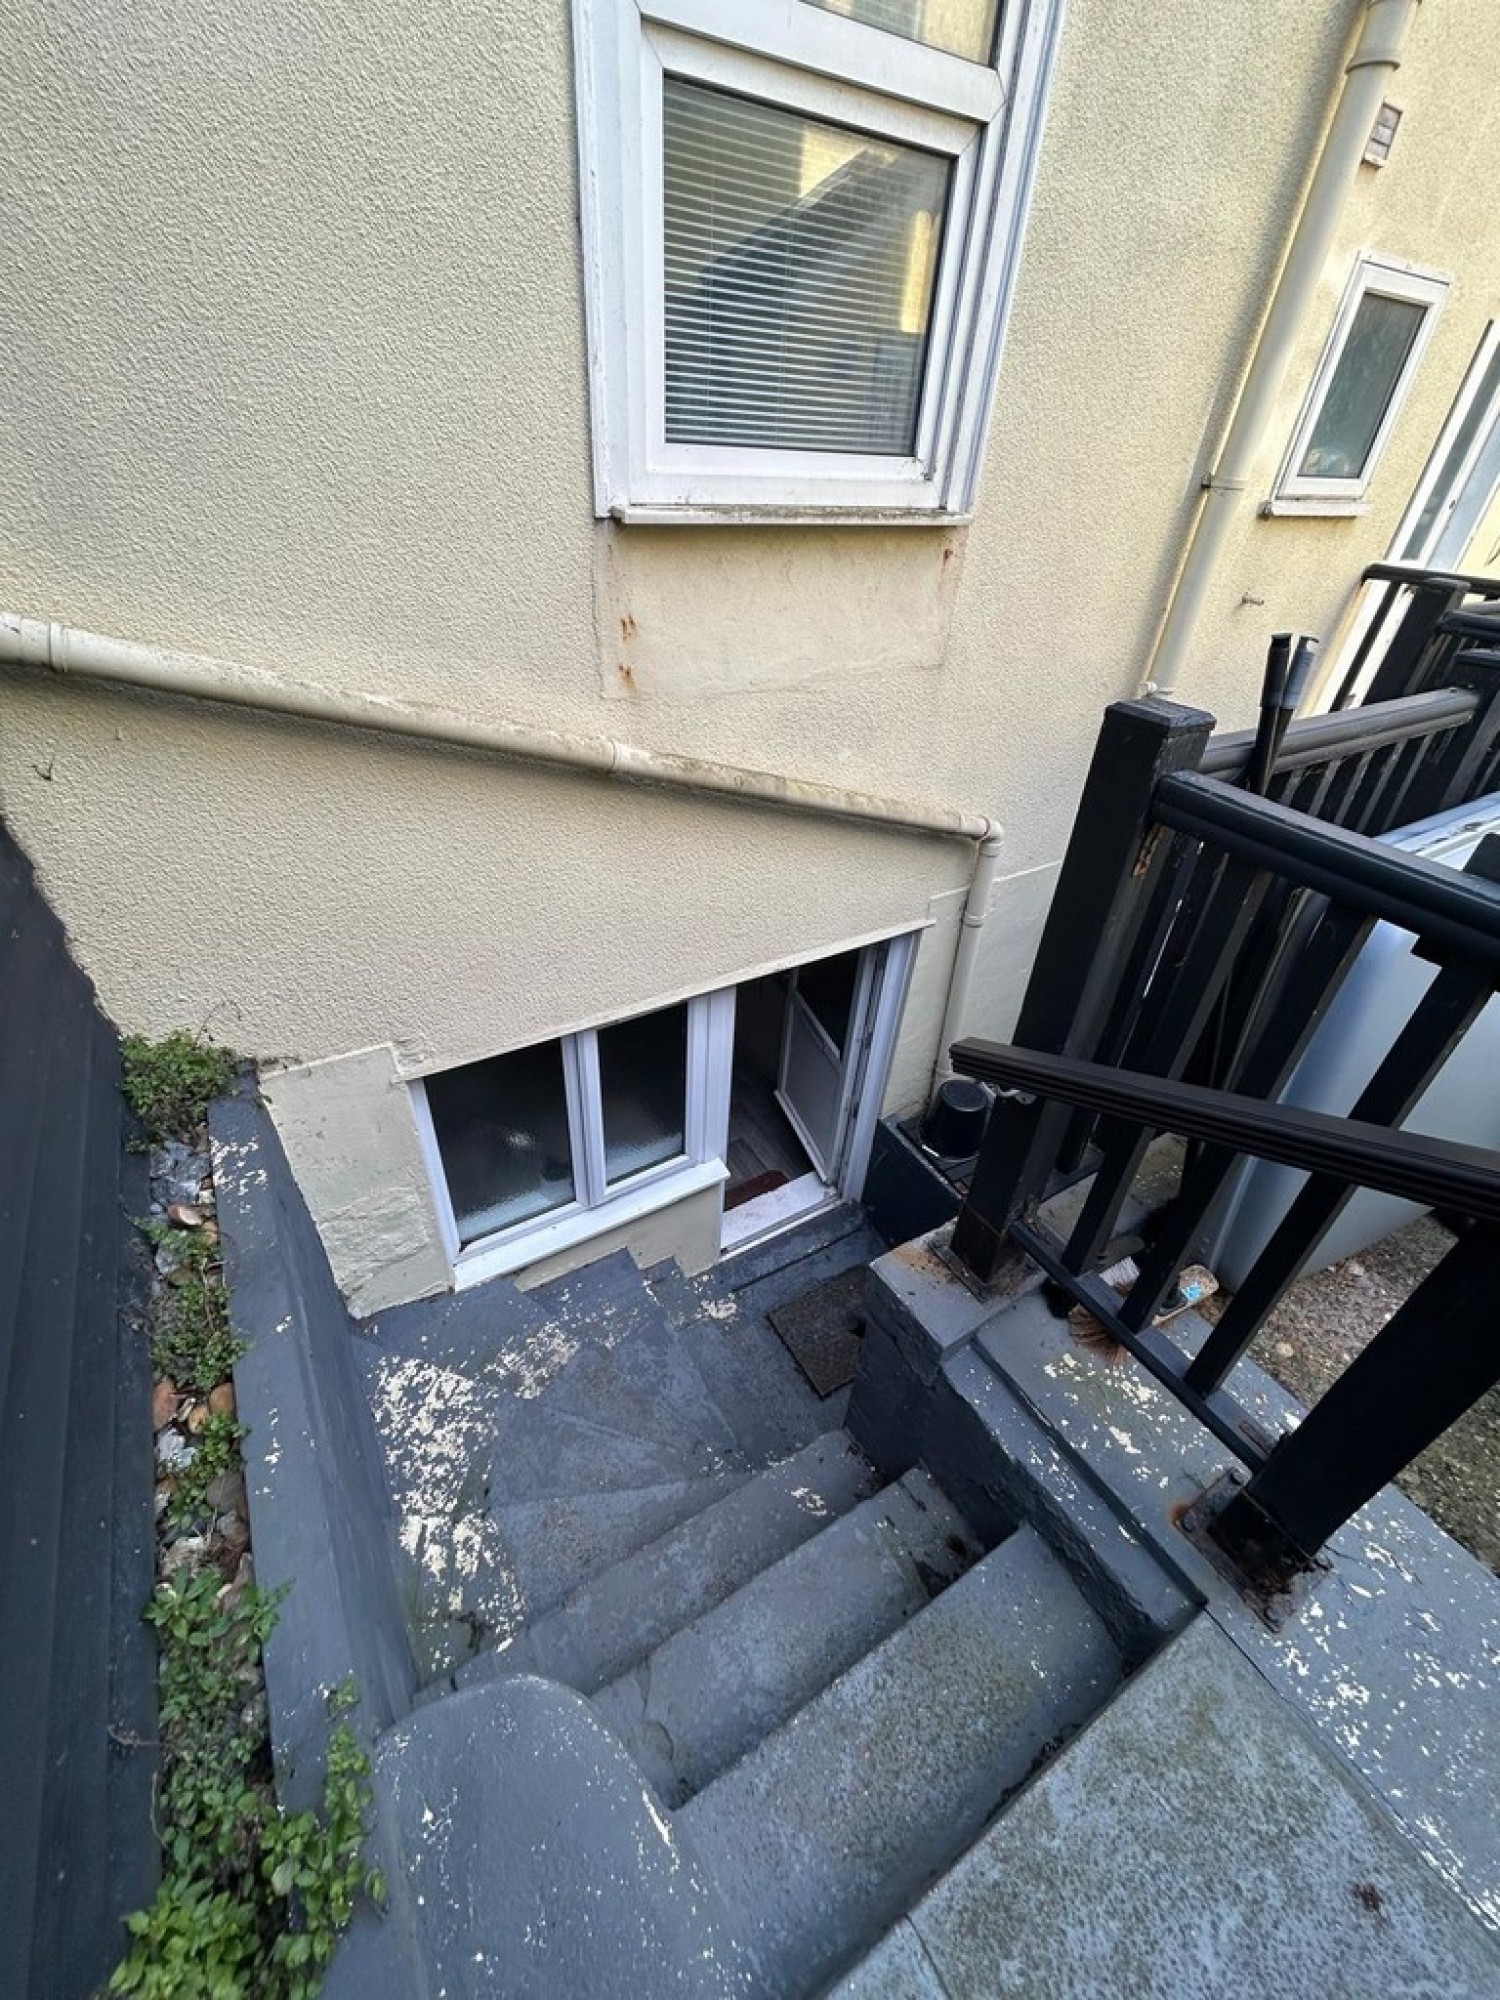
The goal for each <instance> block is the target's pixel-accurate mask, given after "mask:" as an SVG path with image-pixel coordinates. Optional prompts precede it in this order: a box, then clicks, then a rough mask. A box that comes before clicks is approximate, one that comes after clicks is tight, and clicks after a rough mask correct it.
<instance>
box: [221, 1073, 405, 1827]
mask: <svg viewBox="0 0 1500 2000" xmlns="http://www.w3.org/2000/svg"><path fill="white" fill-rule="evenodd" d="M209 1129H210V1132H211V1134H212V1137H213V1148H214V1175H215V1192H216V1196H217V1200H218V1217H219V1227H220V1230H221V1232H222V1236H223V1243H224V1269H225V1276H226V1278H227V1280H228V1283H229V1304H230V1317H231V1320H232V1322H233V1326H234V1331H235V1333H236V1334H237V1335H238V1336H239V1338H240V1339H241V1340H243V1341H244V1342H245V1343H246V1345H247V1351H246V1353H245V1354H244V1355H243V1356H242V1357H241V1359H240V1361H239V1362H238V1363H237V1364H236V1367H235V1371H234V1379H235V1393H236V1396H237V1399H238V1403H239V1414H240V1419H241V1421H242V1422H243V1423H245V1424H247V1425H248V1426H249V1435H248V1436H247V1437H246V1439H245V1442H244V1454H245V1478H246V1483H247V1485H248V1487H249V1492H250V1526H251V1533H252V1536H253V1546H254V1552H255V1574H256V1580H257V1582H259V1583H260V1584H262V1585H264V1586H266V1587H268V1588H274V1587H275V1586H276V1585H278V1584H290V1586H291V1588H290V1590H289V1591H288V1594H287V1597H286V1601H285V1603H284V1604H283V1605H282V1607H281V1614H280V1617H279V1618H278V1620H277V1624H276V1630H275V1631H274V1632H273V1633H272V1635H271V1640H270V1643H269V1645H268V1646H267V1647H266V1691H267V1694H268V1696H269V1698H270V1706H271V1734H272V1743H273V1747H274V1750H275V1754H276V1777H277V1783H278V1785H279V1787H280V1789H281V1792H282V1796H283V1797H284V1798H285V1799H286V1800H287V1801H288V1802H289V1803H291V1804H293V1805H295V1806H302V1805H308V1804H311V1803H313V1802H314V1800H315V1799H316V1798H317V1797H318V1795H319V1789H320V1784H321V1773H322V1757H323V1749H324V1745H325V1742H326V1739H327V1735H328V1727H329V1724H328V1715H327V1710H326V1706H325V1703H324V1701H323V1698H322V1691H323V1690H326V1689H328V1688H332V1687H337V1686H338V1685H339V1684H340V1683H341V1682H342V1681H343V1680H344V1679H345V1677H346V1676H349V1675H352V1676H353V1678H354V1681H355V1685H356V1688H357V1690H358V1693H359V1698H360V1708H359V1711H358V1713H357V1715H356V1716H355V1718H354V1722H355V1726H356V1728H357V1729H358V1730H359V1731H360V1733H361V1734H362V1735H363V1736H364V1737H365V1738H366V1740H367V1741H368V1740H371V1739H372V1738H373V1736H374V1734H375V1733H376V1732H377V1731H378V1730H380V1729H383V1728H384V1727H386V1726H387V1725H388V1724H389V1723H391V1722H393V1721H394V1720H395V1719H396V1718H397V1717H398V1716H401V1715H404V1714H405V1713H406V1712H407V1710H408V1709H409V1708H410V1706H411V1702H412V1696H413V1694H414V1691H415V1688H416V1671H415V1668H414V1665H413V1662H412V1655H411V1646H410V1642H409V1640H408V1638H407V1630H406V1619H405V1616H404V1609H403V1602H402V1588H401V1583H400V1574H401V1572H400V1567H399V1558H398V1555H397V1548H396V1538H395V1520H394V1510H393V1508H392V1505H391V1500H390V1496H389V1492H388V1490H387V1487H386V1483H385V1472H384V1462H383V1460H382V1457H381V1452H380V1441H379V1439H378V1437H377V1436H376V1433H375V1427H374V1422H373V1420H372V1418H371V1416H370V1413H369V1409H368V1407H367V1405H366V1403H365V1398H364V1393H363V1389H362V1386H361V1383H360V1379H359V1374H358V1371H357V1368H356V1363H355V1351H356V1350H355V1341H356V1337H357V1336H356V1335H355V1333H354V1331H353V1327H352V1323H351V1321H350V1318H349V1314H348V1312H347V1310H346V1309H345V1306H344V1301H343V1299H342V1298H341V1297H340V1295H339V1291H338V1287H337V1286H336V1285H335V1284H334V1282H333V1275H332V1273H331V1271H330V1270H329V1267H328V1259H327V1257H326V1256H325V1255H324V1253H323V1246H322V1244H321V1242H320V1241H319V1240H318V1233H317V1231H316V1229H315V1228H314V1227H313V1223H312V1218H311V1216H310V1215H309V1214H308V1212H307V1205H306V1203H305V1202H304V1201H303V1199H302V1196H301V1194H300V1192H299V1191H298V1188H297V1184H296V1182H295V1181H294V1180H293V1178H292V1174H291V1169H290V1168H289V1167H288V1165H287V1161H286V1155H285V1154H284V1152H283V1151H282V1147H281V1141H280V1139H279V1138H278V1137H277V1135H276V1128H275V1126H274V1125H273V1124H272V1123H271V1120H270V1117H269V1115H268V1114H267V1112H266V1111H265V1109H264V1107H263V1106H262V1105H261V1104H260V1103H259V1102H258V1100H257V1099H256V1098H255V1096H254V1094H253V1091H251V1090H250V1088H249V1087H248V1086H246V1087H245V1089H244V1091H243V1092H242V1094H241V1095H239V1096H236V1097H234V1098H229V1099H225V1100H224V1101H223V1102H221V1103H219V1104H216V1105H215V1106H214V1108H213V1112H212V1114H211V1116H210V1120H209Z"/></svg>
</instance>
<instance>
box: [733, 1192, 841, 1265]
mask: <svg viewBox="0 0 1500 2000" xmlns="http://www.w3.org/2000/svg"><path fill="white" fill-rule="evenodd" d="M841 1199H842V1197H841V1196H840V1194H839V1192H838V1189H837V1188H831V1187H829V1186H828V1184H827V1182H826V1181H824V1180H823V1178H822V1177H821V1175H819V1174H800V1175H799V1176H798V1177H797V1179H796V1180H794V1181H787V1182H785V1183H784V1184H783V1185H782V1186H781V1187H779V1188H772V1189H771V1190H770V1191H769V1192H768V1193H766V1194H761V1195H757V1196H756V1197H755V1199H754V1201H747V1202H745V1203H744V1204H743V1205H742V1206H741V1207H739V1208H731V1209H729V1210H728V1211H727V1212H726V1213H725V1216H724V1221H723V1225H722V1229H721V1233H720V1237H719V1259H720V1262H721V1263H722V1262H723V1261H724V1259H725V1258H727V1257H733V1256H734V1255H736V1254H737V1252H739V1251H741V1250H748V1249H749V1248H750V1246H751V1245H752V1244H754V1243H764V1242H765V1241H766V1239H767V1237H770V1236H779V1235H780V1234H781V1232H782V1231H783V1230H784V1229H795V1228H796V1226H797V1224H798V1223H799V1222H805V1221H806V1220H807V1218H808V1217H809V1216H810V1215H817V1214H818V1213H819V1212H820V1211H821V1210H823V1209H825V1208H833V1207H835V1206H836V1205H837V1204H838V1202H839V1201H840V1200H841Z"/></svg>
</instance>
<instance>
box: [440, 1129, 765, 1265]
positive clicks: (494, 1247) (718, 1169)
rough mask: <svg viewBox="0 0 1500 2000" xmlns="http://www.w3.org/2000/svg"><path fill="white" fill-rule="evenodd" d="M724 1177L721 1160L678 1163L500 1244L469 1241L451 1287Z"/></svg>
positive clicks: (542, 1254) (533, 1258) (532, 1259)
mask: <svg viewBox="0 0 1500 2000" xmlns="http://www.w3.org/2000/svg"><path fill="white" fill-rule="evenodd" d="M728 1178H729V1169H728V1168H727V1167H726V1166H725V1165H724V1162H723V1161H722V1160H707V1161H705V1162H704V1163H703V1164H702V1165H701V1166H694V1167H684V1168H683V1169H682V1170H681V1171H680V1172H679V1173H673V1174H664V1175H663V1176H662V1177H661V1178H660V1179H658V1180H652V1181H648V1182H647V1183H646V1184H645V1185H644V1186H643V1187H638V1188H631V1189H630V1190H629V1191H628V1192H627V1193H625V1194H622V1195H620V1196H619V1197H618V1198H617V1199H616V1200H614V1201H605V1202H600V1203H599V1205H598V1206H597V1207H596V1208H585V1209H581V1210H579V1211H577V1212H576V1213H574V1214H572V1215H567V1216H564V1217H562V1219H561V1220H560V1221H557V1222H544V1223H541V1224H540V1225H539V1226H538V1227H537V1228H535V1229H529V1230H527V1231H526V1233H525V1234H524V1235H523V1236H512V1237H507V1239H506V1240H505V1241H504V1242H503V1243H493V1242H491V1243H471V1244H470V1245H469V1247H468V1248H467V1249H466V1250H461V1251H460V1252H459V1254H458V1255H457V1257H455V1258H454V1260H453V1289H454V1290H455V1291H456V1292H462V1291H467V1289H468V1288H469V1286H470V1285H482V1284H483V1283H484V1282H485V1280H486V1279H487V1278H503V1277H508V1276H509V1275H510V1274H511V1273H512V1272H513V1271H522V1270H524V1269H525V1268H526V1266H527V1265H528V1264H540V1263H541V1262H542V1260H543V1259H544V1258H547V1257H554V1256H556V1255H557V1254H558V1253H559V1252H560V1251H563V1250H571V1249H572V1248H573V1247H574V1246H575V1244H579V1243H587V1242H588V1241H589V1239H590V1237H593V1236H603V1235H604V1234H605V1233H606V1232H607V1231H609V1230H611V1229H618V1228H620V1227H621V1226H622V1224H624V1223H628V1222H635V1221H636V1220H638V1218H640V1217H641V1216H645V1215H654V1214H655V1213H656V1211H657V1210H658V1209H662V1208H670V1207H672V1205H673V1204H674V1203H675V1202H679V1201H683V1200H685V1199H686V1198H687V1197H688V1196H689V1195H694V1194H702V1193H704V1192H705V1190H707V1189H708V1188H712V1187H719V1186H721V1185H722V1183H723V1182H725V1181H727V1180H728Z"/></svg>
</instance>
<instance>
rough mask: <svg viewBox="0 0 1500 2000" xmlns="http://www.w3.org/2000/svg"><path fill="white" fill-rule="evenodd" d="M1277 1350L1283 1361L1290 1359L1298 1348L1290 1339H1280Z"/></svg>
mask: <svg viewBox="0 0 1500 2000" xmlns="http://www.w3.org/2000/svg"><path fill="white" fill-rule="evenodd" d="M1276 1352H1277V1354H1278V1355H1279V1356H1280V1358H1281V1359H1282V1360H1283V1361H1290V1360H1291V1358H1292V1356H1293V1355H1294V1354H1295V1353H1296V1352H1297V1350H1296V1348H1295V1347H1293V1345H1292V1343H1291V1342H1290V1341H1289V1340H1278V1341H1277V1343H1276Z"/></svg>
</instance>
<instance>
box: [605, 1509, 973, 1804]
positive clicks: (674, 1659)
mask: <svg viewBox="0 0 1500 2000" xmlns="http://www.w3.org/2000/svg"><path fill="white" fill-rule="evenodd" d="M982 1553H983V1550H982V1549H981V1547H980V1545H979V1543H978V1542H977V1541H976V1540H974V1539H973V1538H972V1536H971V1535H970V1532H969V1529H968V1526H967V1524H966V1522H965V1521H964V1520H963V1518H962V1517H961V1516H960V1514H959V1513H958V1511H957V1509H956V1508H954V1506H953V1505H952V1503H951V1502H950V1501H949V1500H948V1499H947V1498H946V1496H945V1495H944V1494H943V1493H942V1492H941V1491H940V1490H939V1488H938V1487H937V1486H936V1485H935V1484H934V1483H933V1481H932V1480H931V1479H930V1478H929V1477H928V1476H927V1474H926V1473H925V1472H921V1471H916V1472H912V1473H909V1474H908V1475H907V1476H906V1478H904V1479H902V1480H899V1481H897V1483H896V1484H895V1485H893V1486H888V1487H887V1488H886V1489H885V1491H884V1492H882V1493H877V1494H875V1495H873V1496H872V1497H871V1498H870V1499H868V1500H865V1501H863V1502H862V1503H861V1504H860V1505H859V1506H858V1507H856V1508H855V1509H854V1511H853V1512H852V1513H850V1514H847V1515H845V1516H844V1518H843V1519H842V1520H840V1521H835V1522H833V1523H832V1524H831V1525H830V1526H829V1527H827V1528H825V1529H824V1530H823V1532H822V1533H821V1534H820V1535H817V1536H815V1537H814V1538H813V1539H812V1540H811V1541H810V1542H806V1543H804V1544H803V1546H802V1547H801V1548H799V1549H794V1550H793V1551H792V1553H791V1554H790V1555H786V1556H783V1557H782V1559H781V1561H780V1562H778V1563H776V1564H774V1565H773V1566H772V1567H771V1568H769V1569H767V1570H764V1571H763V1572H762V1573H761V1574H760V1575H759V1576H757V1577H755V1578H754V1579H753V1580H752V1581H750V1582H749V1583H747V1584H745V1585H744V1586H743V1588H742V1589H740V1590H738V1591H736V1592H735V1594H734V1595H733V1596H732V1597H730V1598H728V1599H726V1600H725V1602H724V1603H722V1604H720V1605H718V1606H717V1607H716V1608H715V1609H714V1610H712V1611H710V1612H708V1613H707V1614H706V1616H704V1617H702V1618H700V1619H697V1620H696V1621H695V1622H694V1623H693V1624H691V1625H688V1626H686V1627H685V1628H684V1629H683V1630H682V1631H680V1632H677V1633H674V1634H673V1636H672V1637H671V1638H670V1639H668V1640H667V1641H666V1642H665V1644H663V1645H662V1646H659V1647H658V1648H657V1649H656V1651H655V1652H654V1653H652V1654H651V1655H650V1657H649V1658H648V1659H645V1660H643V1661H642V1662H641V1663H640V1665H639V1666H637V1667H636V1668H635V1669H634V1670H633V1671H632V1672H630V1673H628V1674H625V1675H623V1676H622V1677H621V1678H620V1679H618V1680H616V1681H615V1682H613V1683H612V1684H611V1685H610V1686H609V1687H607V1688H604V1689H603V1690H602V1691H601V1692H600V1693H599V1694H598V1695H596V1696H595V1698H594V1707H595V1710H596V1712H597V1713H598V1715H599V1716H600V1718H601V1720H602V1721H603V1722H604V1723H605V1724H606V1725H607V1727H609V1728H610V1729H612V1730H613V1731H614V1732H615V1734H616V1735H617V1736H618V1737H619V1738H620V1740H621V1742H622V1743H624V1745H625V1746H626V1748H627V1749H628V1750H629V1751H630V1753H631V1754H632V1756H633V1757H634V1758H635V1760H636V1762H637V1763H638V1764H639V1765H640V1767H641V1769H642V1770H643V1771H644V1772H645V1774H646V1776H647V1777H648V1778H649V1779H650V1780H651V1783H652V1784H653V1785H654V1786H655V1788H656V1792H657V1795H658V1797H659V1798H660V1799H661V1800H662V1801H663V1803H664V1804H666V1805H669V1806H680V1805H683V1804H684V1803H685V1802H686V1801H687V1800H688V1799H689V1798H691V1797H692V1795H693V1794H694V1793H695V1792H699V1791H702V1789H703V1788H704V1786H705V1785H708V1784H710V1783H712V1781H713V1780H714V1779H715V1778H716V1777H718V1775H719V1773H720V1772H721V1771H724V1770H727V1769H728V1768H729V1766H730V1765H731V1764H733V1763H735V1762H736V1761H737V1760H738V1759H739V1758H741V1757H743V1756H745V1755H746V1754H747V1752H749V1751H750V1750H752V1749H753V1748H754V1747H755V1745H756V1744H757V1743H759V1742H760V1741H761V1740H762V1739H763V1738H764V1737H766V1736H768V1735H769V1734H770V1733H771V1731H772V1730H773V1729H775V1728H777V1727H778V1725H779V1724H781V1723H783V1722H785V1721H786V1720H787V1718H788V1717H789V1716H791V1715H794V1714H796V1712H797V1710H798V1709H800V1708H802V1707H804V1706H805V1705H806V1703H808V1702H809V1701H811V1700H812V1698H813V1696H814V1695H816V1694H817V1693H818V1692H819V1690H820V1689H822V1688H825V1687H827V1686H828V1684H829V1682H830V1681H832V1680H834V1679H836V1678H837V1676H838V1675H839V1674H841V1673H843V1672H844V1671H845V1670H846V1669H847V1668H849V1667H851V1666H853V1664H854V1662H855V1661H856V1660H858V1659H860V1658H862V1657H863V1656H864V1654H866V1653H868V1652H869V1651H870V1650H871V1648H872V1647H874V1646H877V1645H878V1644H879V1643H880V1642H881V1640H883V1639H885V1638H886V1637H887V1636H888V1635H889V1634H890V1633H892V1632H894V1631H895V1630H896V1628H897V1627H898V1626H899V1625H901V1624H903V1623H904V1622H905V1621H906V1620H907V1619H908V1618H911V1617H913V1616H914V1615H915V1614H916V1613H917V1612H918V1611H921V1610H923V1609H925V1607H926V1606H927V1605H928V1604H929V1603H930V1602H931V1601H932V1599H933V1598H934V1597H936V1596H937V1595H938V1593H939V1592H940V1591H942V1590H944V1589H946V1588H947V1586H948V1585H949V1584H950V1583H952V1582H953V1581H954V1579H955V1578H957V1577H959V1576H961V1575H962V1574H963V1572H964V1571H965V1570H966V1569H968V1568H969V1566H970V1565H971V1564H972V1563H974V1562H976V1561H977V1560H978V1558H979V1557H980V1555H981V1554H982Z"/></svg>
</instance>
